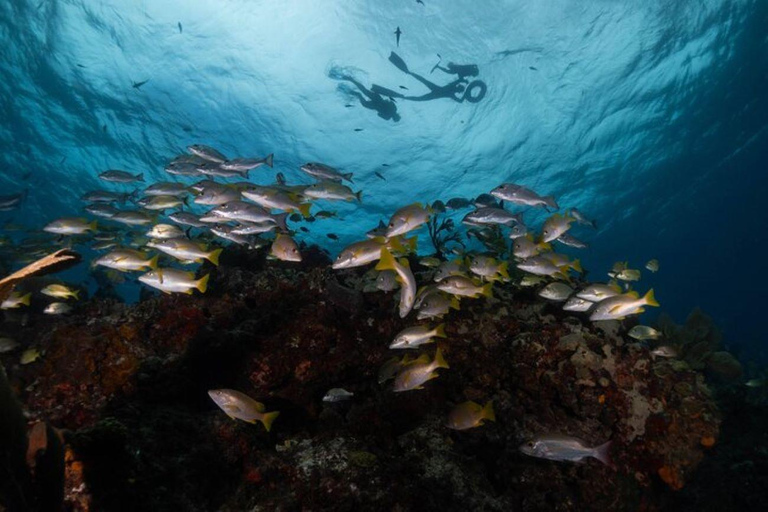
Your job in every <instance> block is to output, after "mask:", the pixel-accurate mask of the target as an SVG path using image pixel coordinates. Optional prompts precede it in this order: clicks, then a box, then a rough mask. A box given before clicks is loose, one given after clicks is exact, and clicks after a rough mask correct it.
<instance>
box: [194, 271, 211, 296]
mask: <svg viewBox="0 0 768 512" xmlns="http://www.w3.org/2000/svg"><path fill="white" fill-rule="evenodd" d="M210 278H211V274H205V275H204V276H203V277H201V278H200V279H198V280H197V281H195V288H197V289H198V290H200V293H205V291H206V290H207V289H208V280H209V279H210Z"/></svg>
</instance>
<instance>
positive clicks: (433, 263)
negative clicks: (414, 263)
mask: <svg viewBox="0 0 768 512" xmlns="http://www.w3.org/2000/svg"><path fill="white" fill-rule="evenodd" d="M442 262H443V261H442V260H441V259H440V258H435V257H433V256H428V257H426V258H421V259H420V260H419V263H420V264H421V265H424V266H425V267H427V268H437V267H439V266H440V264H441V263H442Z"/></svg>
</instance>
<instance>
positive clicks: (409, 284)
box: [376, 247, 416, 318]
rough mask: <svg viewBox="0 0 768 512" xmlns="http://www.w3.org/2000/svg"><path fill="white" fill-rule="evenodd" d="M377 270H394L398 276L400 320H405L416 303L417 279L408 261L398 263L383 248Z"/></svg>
mask: <svg viewBox="0 0 768 512" xmlns="http://www.w3.org/2000/svg"><path fill="white" fill-rule="evenodd" d="M376 270H379V271H382V270H394V271H395V273H396V274H397V281H398V282H399V283H400V318H405V317H406V316H407V315H408V313H410V312H411V309H413V303H414V302H415V301H416V278H415V277H413V272H411V268H410V265H409V264H408V260H406V259H405V258H403V259H401V260H400V261H399V262H398V261H397V260H396V259H395V257H394V256H392V253H391V252H389V250H388V249H387V248H386V247H382V248H381V258H380V259H379V263H378V264H377V265H376Z"/></svg>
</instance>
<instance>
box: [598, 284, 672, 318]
mask: <svg viewBox="0 0 768 512" xmlns="http://www.w3.org/2000/svg"><path fill="white" fill-rule="evenodd" d="M643 306H654V307H659V303H658V302H656V297H655V296H654V295H653V289H651V290H648V293H646V294H645V295H644V296H643V297H640V296H639V295H638V293H637V292H629V293H624V294H622V295H616V296H614V297H609V298H607V299H605V300H603V301H601V302H599V303H598V304H597V306H595V309H594V311H593V312H592V314H591V315H590V316H589V319H590V320H592V321H593V322H594V321H596V320H622V319H624V318H625V317H627V316H629V315H636V314H638V313H642V312H643V311H645V309H643Z"/></svg>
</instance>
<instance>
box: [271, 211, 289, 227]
mask: <svg viewBox="0 0 768 512" xmlns="http://www.w3.org/2000/svg"><path fill="white" fill-rule="evenodd" d="M272 218H274V219H275V223H276V224H277V227H278V228H280V229H282V230H283V231H288V224H286V219H288V214H287V213H279V214H277V215H273V216H272Z"/></svg>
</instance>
